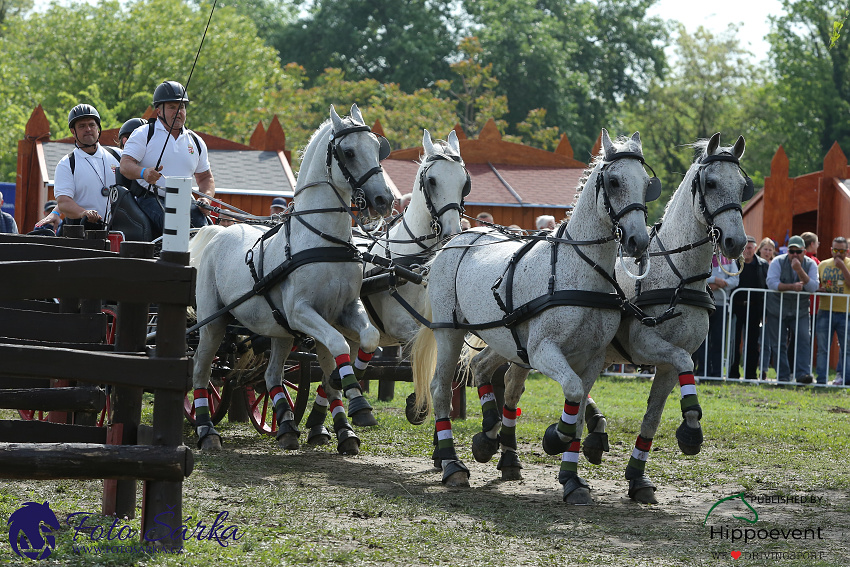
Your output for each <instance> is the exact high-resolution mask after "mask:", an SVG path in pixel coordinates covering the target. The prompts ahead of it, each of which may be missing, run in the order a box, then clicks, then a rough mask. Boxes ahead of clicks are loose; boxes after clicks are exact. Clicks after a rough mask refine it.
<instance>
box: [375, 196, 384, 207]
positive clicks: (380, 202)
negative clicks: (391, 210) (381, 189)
mask: <svg viewBox="0 0 850 567" xmlns="http://www.w3.org/2000/svg"><path fill="white" fill-rule="evenodd" d="M386 205H387V200H386V199H385V198H384V197H381V196H377V197H375V208H376V209H383V208H385V207H386Z"/></svg>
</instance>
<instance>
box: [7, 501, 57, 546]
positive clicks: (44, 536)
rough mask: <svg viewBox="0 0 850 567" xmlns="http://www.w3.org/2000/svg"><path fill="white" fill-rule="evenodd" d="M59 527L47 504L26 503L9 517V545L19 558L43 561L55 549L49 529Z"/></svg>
mask: <svg viewBox="0 0 850 567" xmlns="http://www.w3.org/2000/svg"><path fill="white" fill-rule="evenodd" d="M59 527H60V526H59V520H57V519H56V514H54V513H53V510H51V509H50V506H48V504H47V502H45V503H44V504H39V503H38V502H26V503H25V504H24V505H23V506H22V507H20V508H18V509H17V510H15V511H14V512H12V514H11V515H10V516H9V543H10V544H11V545H12V549H13V550H14V551H15V553H17V554H18V555H19V556H21V557H29V558H30V559H45V558H47V557H49V556H50V554H51V553H52V551H53V549H54V548H55V547H56V538H55V537H54V536H53V534H52V533H51V532H52V531H53V530H51V528H53V529H56V530H58V529H59Z"/></svg>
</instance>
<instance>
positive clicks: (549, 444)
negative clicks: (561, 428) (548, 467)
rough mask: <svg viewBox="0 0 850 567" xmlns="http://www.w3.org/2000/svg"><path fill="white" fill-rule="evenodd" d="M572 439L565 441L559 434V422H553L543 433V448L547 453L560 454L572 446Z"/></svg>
mask: <svg viewBox="0 0 850 567" xmlns="http://www.w3.org/2000/svg"><path fill="white" fill-rule="evenodd" d="M571 441H572V439H570V441H566V442H565V441H563V440H562V439H561V436H560V435H558V424H557V423H553V424H552V425H550V426H549V427H547V428H546V433H544V434H543V450H544V451H546V454H547V455H560V454H561V453H563V452H564V451H566V450H567V449H569V448H570V442H571Z"/></svg>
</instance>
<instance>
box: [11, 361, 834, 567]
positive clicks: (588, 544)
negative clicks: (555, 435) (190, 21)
mask: <svg viewBox="0 0 850 567" xmlns="http://www.w3.org/2000/svg"><path fill="white" fill-rule="evenodd" d="M649 385H650V383H649V382H648V381H645V380H635V379H631V378H616V377H602V378H600V379H599V380H598V381H597V384H596V386H595V387H594V390H593V397H594V399H595V400H596V401H597V403H598V404H599V405H600V407H601V409H602V411H603V412H604V413H605V415H606V417H607V418H608V432H609V437H610V444H611V452H610V453H609V454H607V455H606V456H605V459H604V460H603V464H602V465H600V466H591V465H589V464H588V463H587V462H586V461H584V460H583V459H582V461H580V464H579V467H580V469H579V470H580V473H581V474H582V476H583V477H585V478H587V479H588V481H589V482H590V484H591V486H593V487H594V489H598V490H599V491H600V492H601V493H602V494H603V497H602V498H601V503H600V504H597V505H596V506H593V507H582V508H575V507H568V506H566V505H565V504H563V502H561V498H560V491H559V490H558V485H557V483H556V482H555V480H554V478H555V475H556V474H557V470H558V463H559V459H558V458H557V457H551V456H548V455H546V454H544V453H543V451H542V449H540V436H541V434H542V431H543V430H544V429H545V427H546V426H548V425H549V424H550V423H552V422H554V421H555V420H556V419H557V418H558V416H559V415H560V411H561V408H562V404H563V394H562V393H561V392H560V387H559V386H558V385H557V384H555V383H554V382H552V381H551V380H549V379H547V378H545V377H541V376H539V375H532V376H531V377H530V378H529V380H528V383H527V391H526V393H525V395H524V396H523V399H522V401H521V403H520V407H521V409H522V415H521V417H520V418H519V420H518V425H517V436H518V442H519V452H520V457H521V459H522V461H523V463H524V464H525V466H526V467H527V469H526V470H527V472H528V473H529V474H531V472H532V471H537V472H538V473H539V471H540V470H541V469H543V471H544V473H545V475H546V478H549V476H548V475H551V479H552V480H551V482H550V483H549V484H548V485H543V486H542V487H541V486H540V485H536V484H534V483H533V482H531V481H529V482H525V481H524V482H523V483H521V484H513V483H511V485H510V486H508V485H507V484H505V483H501V482H500V481H498V480H495V479H497V478H498V474H497V471H496V470H495V464H494V463H490V464H488V465H484V466H483V467H485V468H483V470H482V469H478V470H476V469H474V468H473V467H472V464H474V463H473V458H472V455H471V452H470V449H469V445H470V439H471V437H472V435H474V434H475V433H476V432H478V430H479V429H480V411H479V409H478V402H477V399H475V398H474V397H473V396H474V390H473V389H468V390H467V392H468V394H469V399H468V416H469V418H468V419H467V420H465V421H461V420H456V421H455V422H454V423H453V431H454V436H455V439H456V443H457V446H458V453H459V455H460V456H461V458H462V459H463V460H464V461H465V462H467V464H469V465H470V466H471V468H473V471H474V472H473V474H474V477H473V481H474V482H473V488H472V489H469V490H457V489H446V488H445V487H443V486H442V485H441V484H440V483H439V477H440V475H439V473H438V472H435V471H433V470H432V469H431V468H430V455H431V450H432V445H431V440H432V434H433V420H429V421H427V422H426V423H425V424H424V425H422V426H413V425H410V424H409V423H408V422H407V421H406V419H405V418H404V406H403V405H404V399H405V397H406V396H407V394H408V393H409V392H410V385H409V384H403V383H399V384H397V385H396V393H395V399H394V400H393V401H392V402H373V405H375V407H376V414H377V416H378V420H379V422H380V424H379V425H378V426H377V427H374V428H369V429H359V430H358V434H359V435H360V437H361V440H362V445H361V452H362V455H363V456H362V457H353V458H352V457H341V456H339V455H337V454H336V450H335V444H332V445H328V446H325V447H320V448H316V449H303V450H302V451H299V452H296V453H291V454H282V453H281V452H280V451H279V450H278V449H277V448H276V446H275V444H274V442H273V441H272V440H271V439H268V438H261V437H260V436H258V435H257V434H256V432H254V431H253V429H252V428H250V426H248V425H246V424H238V423H227V422H226V421H225V422H224V423H222V425H221V427H220V430H221V432H222V435H223V437H224V439H225V443H226V449H227V450H225V451H224V452H222V453H220V454H211V455H210V454H201V453H198V452H196V453H195V470H194V472H193V474H192V476H191V477H189V478H188V479H187V480H186V482H185V483H184V507H183V513H184V515H186V516H189V515H191V516H192V517H193V518H194V519H195V520H193V522H194V521H196V520H197V519H202V520H203V521H205V522H207V523H209V522H211V521H212V520H213V519H214V518H215V516H216V515H217V514H218V513H220V512H221V511H222V510H227V511H228V512H229V518H228V523H232V524H233V525H235V526H237V527H238V529H239V530H240V533H244V537H243V538H242V539H241V540H240V541H239V542H236V543H235V544H233V545H230V546H228V547H221V546H219V545H217V544H215V543H214V542H209V541H202V542H199V541H189V542H187V544H186V546H185V553H184V554H182V555H179V556H166V555H159V556H154V557H146V556H143V555H139V554H124V555H113V554H105V555H101V556H99V557H96V556H85V555H75V554H74V553H73V549H72V541H71V540H72V537H73V532H72V531H71V530H70V529H67V528H63V529H62V530H61V531H60V532H59V534H58V537H57V539H58V546H57V549H56V551H55V552H54V555H53V556H52V557H51V558H50V559H49V560H47V561H40V562H38V563H37V564H38V565H72V566H77V565H79V566H93V565H104V566H113V565H115V566H119V565H139V566H148V565H150V566H161V565H162V566H164V565H227V566H228V567H230V566H234V567H235V566H241V565H245V566H248V565H250V566H252V567H253V566H258V565H357V566H359V565H405V566H406V565H472V566H478V565H480V566H482V567H483V566H485V565H486V566H487V567H490V566H494V565H517V564H520V565H553V566H554V565H567V564H569V565H573V564H579V565H581V564H594V565H598V564H600V563H606V564H609V565H628V566H633V565H676V566H679V565H681V566H686V565H687V566H690V565H716V564H718V560H713V559H712V558H711V557H710V555H709V552H710V551H719V552H722V553H728V552H729V551H730V550H731V549H733V547H730V545H728V544H721V543H718V542H714V541H712V540H710V539H709V538H708V537H706V533H705V528H704V527H703V526H702V525H701V522H702V520H703V518H704V516H705V514H706V513H707V511H708V508H709V507H710V502H711V500H716V499H717V498H719V496H716V495H718V494H719V495H729V494H734V493H735V492H740V491H742V490H746V491H750V492H757V493H759V494H802V493H808V494H818V495H820V494H825V495H828V498H829V503H828V504H826V505H825V506H824V507H822V508H817V509H813V510H808V511H803V512H801V513H800V515H799V517H795V518H796V519H795V520H794V521H797V522H800V523H801V524H803V525H805V524H806V522H817V521H826V520H825V519H824V518H827V517H838V518H842V517H843V518H844V519H845V521H846V518H847V517H850V516H848V513H850V503H848V499H847V498H846V497H845V496H844V495H846V494H847V492H848V489H850V479H849V478H848V475H847V472H846V471H847V462H848V461H850V392H848V391H847V390H844V389H828V390H826V389H813V388H799V389H798V388H777V387H767V386H756V385H752V384H740V385H739V384H719V383H703V384H700V385H699V386H698V390H699V395H700V403H701V405H702V408H703V412H704V417H703V420H702V424H703V428H704V430H705V437H706V443H705V445H704V447H703V451H702V452H701V453H700V454H699V455H695V456H683V455H682V454H681V453H680V452H679V450H678V447H677V445H676V440H675V430H676V427H678V425H679V423H680V422H681V414H680V410H679V403H678V389H676V390H675V391H674V392H673V393H672V394H671V397H670V399H669V400H668V403H667V406H666V409H665V411H664V415H663V419H662V423H661V426H660V427H659V429H658V433H657V434H656V436H655V439H654V442H653V451H652V455H651V457H650V460H649V463H648V465H647V473H648V474H649V475H650V476H651V477H652V479H653V480H654V481H655V483H656V484H657V485H658V486H659V491H660V493H661V492H662V491H666V492H665V494H671V493H673V494H675V495H677V496H676V498H678V495H679V494H681V498H682V499H683V500H684V502H685V503H684V504H683V503H682V502H677V501H675V498H674V499H673V500H674V502H672V503H667V504H665V503H664V502H662V504H660V505H658V506H639V505H637V504H634V503H631V502H629V501H628V500H627V499H626V498H625V494H624V493H622V492H623V490H620V489H619V488H617V493H618V494H619V495H618V496H611V495H607V496H606V492H605V491H606V490H607V491H608V492H609V493H610V491H611V490H612V489H613V488H614V483H619V484H617V486H618V487H619V486H625V485H624V484H623V482H624V481H623V471H624V468H625V464H626V462H627V460H628V455H629V454H630V453H631V449H632V447H633V444H634V440H635V437H636V435H637V433H638V430H639V427H640V421H641V419H642V416H643V413H644V411H645V408H646V397H647V395H648V391H649ZM375 392H376V384H374V383H373V393H372V394H371V395H370V397H372V398H373V397H374V395H375ZM145 408H146V409H145V412H146V415H147V414H148V412H149V408H150V406H149V405H148V404H145ZM10 416H11V413H10V412H2V417H3V418H6V419H8V418H10ZM185 433H186V439H187V443H192V442H193V440H192V438H191V431H190V430H189V428H188V427H187V428H185ZM302 441H303V436H302ZM393 460H396V462H397V463H398V465H395V464H394V463H393ZM367 461H368V462H367ZM477 466H478V467H482V466H481V465H477ZM539 476H540V475H539V474H538V477H539ZM527 478H530V476H529V477H527ZM100 484H101V483H100V482H99V481H85V482H83V481H70V480H56V481H41V482H35V481H32V482H24V481H21V482H17V481H16V482H4V483H3V484H2V485H0V518H6V519H7V518H8V517H9V515H10V514H11V513H12V512H13V511H14V510H16V509H17V508H19V507H20V506H21V505H22V504H23V503H24V502H27V501H36V502H44V501H49V502H50V505H51V508H52V509H53V510H54V511H55V512H56V514H57V517H59V519H60V522H61V521H62V520H63V519H64V517H65V516H66V515H67V514H68V513H71V512H79V511H99V508H100V504H99V502H100V491H101V488H100ZM694 495H699V496H700V498H701V499H700V500H699V505H697V504H694V505H693V506H688V505H687V499H688V498H691V497H693V496H694ZM706 502H709V504H708V505H706V504H705V503H706ZM140 503H141V499H140V498H139V504H140ZM784 513H785V512H784V511H783V514H784ZM99 520H100V522H97V523H102V524H104V525H109V524H110V523H111V522H112V519H107V518H100V519H99ZM763 521H764V522H765V523H764V524H763V525H764V526H765V527H779V528H785V529H787V528H789V527H796V525H790V524H788V523H787V521H788V520H787V518H786V517H785V516H782V517H781V518H774V519H771V517H770V515H769V514H765V517H764V520H763ZM193 522H192V523H193ZM771 522H773V523H771ZM124 523H125V524H127V525H129V526H131V527H133V528H135V529H138V527H139V519H138V518H136V519H134V520H128V521H126V522H124ZM760 525H761V521H760ZM842 529H843V526H842ZM833 535H835V536H837V535H838V534H833ZM4 540H5V538H4ZM843 542H844V538H838V537H833V538H831V539H830V540H829V541H827V542H825V543H822V544H821V547H819V548H817V549H820V550H823V551H825V552H828V554H829V556H828V558H827V560H826V561H825V562H820V563H818V562H817V561H815V562H812V561H810V560H806V561H804V562H796V561H783V562H782V563H781V564H782V565H806V566H809V565H846V564H848V563H850V554H848V550H847V546H846V544H845V543H843ZM782 545H786V546H787V544H786V543H784V542H783V544H782ZM782 545H776V544H775V543H771V545H767V544H765V545H763V546H760V547H758V548H757V549H758V550H760V551H765V550H771V549H779V550H787V549H789V548H787V547H783V546H782ZM747 549H756V548H753V547H752V546H751V547H749V548H747ZM806 549H809V548H806ZM697 550H699V551H697ZM725 561H730V559H729V558H728V557H727V558H726V560H725ZM6 564H11V565H30V564H33V562H32V561H29V560H19V559H18V558H17V556H14V555H13V554H12V551H11V549H10V547H9V545H8V543H7V542H4V543H2V544H0V565H6ZM747 564H748V565H756V564H759V565H760V564H762V563H760V562H752V561H750V562H748V563H747ZM764 564H766V565H767V564H771V565H772V564H776V563H775V562H768V563H764Z"/></svg>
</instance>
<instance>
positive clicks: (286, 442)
mask: <svg viewBox="0 0 850 567" xmlns="http://www.w3.org/2000/svg"><path fill="white" fill-rule="evenodd" d="M277 446H278V447H280V448H281V449H283V450H284V451H297V450H298V449H300V448H301V445H300V444H299V443H298V434H297V433H284V434H283V435H281V436H280V437H278V438H277Z"/></svg>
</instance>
